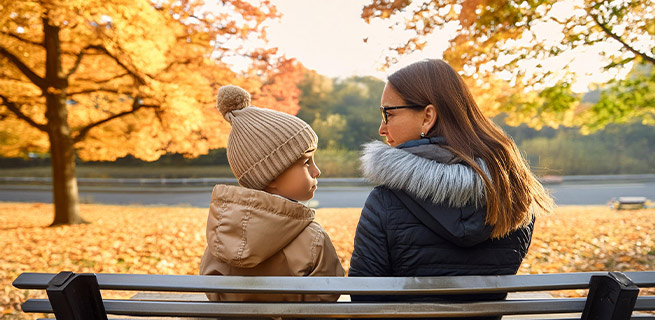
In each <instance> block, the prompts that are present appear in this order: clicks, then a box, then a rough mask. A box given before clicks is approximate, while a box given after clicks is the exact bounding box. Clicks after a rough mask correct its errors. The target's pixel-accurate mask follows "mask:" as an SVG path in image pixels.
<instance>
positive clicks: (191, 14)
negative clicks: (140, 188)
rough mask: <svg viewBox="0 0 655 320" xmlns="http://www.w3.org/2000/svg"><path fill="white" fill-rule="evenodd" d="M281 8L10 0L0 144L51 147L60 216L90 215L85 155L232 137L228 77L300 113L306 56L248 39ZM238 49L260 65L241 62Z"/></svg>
mask: <svg viewBox="0 0 655 320" xmlns="http://www.w3.org/2000/svg"><path fill="white" fill-rule="evenodd" d="M277 16H278V13H277V12H276V10H275V7H274V6H273V5H271V4H270V3H269V1H267V0H261V1H259V2H258V3H254V2H253V1H244V0H224V1H218V3H213V4H204V3H203V2H202V1H189V0H184V1H177V0H170V1H169V0H162V1H148V0H130V1H123V0H49V1H46V0H43V1H37V0H32V1H7V0H2V2H0V129H1V130H0V142H1V143H0V154H1V155H3V156H10V157H16V156H24V155H25V154H26V153H27V152H38V153H49V156H50V158H51V162H52V178H53V195H54V203H55V218H54V221H53V225H56V224H74V223H80V222H83V220H82V219H81V217H80V216H79V212H78V211H79V210H78V192H77V180H76V178H75V160H76V158H77V157H79V158H81V159H82V160H114V159H116V158H118V157H123V156H126V155H133V156H135V157H137V158H140V159H143V160H149V161H151V160H156V159H157V158H159V157H160V156H161V155H163V154H165V153H169V152H170V153H182V154H185V155H186V156H189V157H194V156H197V155H200V154H205V153H207V152H208V150H209V149H212V148H218V147H221V146H224V145H225V143H226V137H227V135H226V133H227V130H229V126H228V124H227V123H225V122H224V120H222V118H220V117H219V116H218V113H217V112H216V110H215V109H214V103H215V98H214V95H215V92H216V89H217V87H218V86H220V85H223V84H236V85H241V86H242V87H244V88H245V89H246V90H248V91H250V92H252V93H253V102H254V103H258V102H262V103H266V104H267V105H266V106H265V107H272V108H279V109H282V110H284V111H287V112H291V113H295V112H297V110H298V106H297V100H298V95H299V92H298V91H297V88H295V83H294V81H297V79H298V77H299V76H298V74H301V72H302V71H301V68H302V66H300V65H299V64H298V63H296V62H295V61H293V60H286V59H283V58H280V59H276V58H275V56H274V53H275V50H274V49H267V50H265V49H245V48H244V47H243V45H242V44H243V43H244V42H245V41H246V40H248V39H252V38H253V37H255V38H257V37H259V38H261V37H263V36H264V35H265V30H264V28H263V27H262V22H264V21H265V20H267V19H271V18H276V17H277ZM233 56H240V57H241V58H242V59H243V58H245V59H247V60H249V61H251V62H252V63H251V65H250V68H249V69H247V70H246V71H240V72H235V71H232V70H231V68H230V65H229V64H227V63H225V62H224V61H225V59H227V58H228V57H233ZM294 90H296V91H294ZM271 99H273V100H274V101H277V102H278V103H270V102H271ZM269 103H270V105H268V104H269Z"/></svg>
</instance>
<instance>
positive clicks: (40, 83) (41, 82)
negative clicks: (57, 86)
mask: <svg viewBox="0 0 655 320" xmlns="http://www.w3.org/2000/svg"><path fill="white" fill-rule="evenodd" d="M0 55H2V56H5V57H6V58H7V59H9V62H11V63H12V64H13V65H14V66H16V68H18V70H20V71H21V72H22V73H23V74H24V75H25V76H26V77H27V78H28V79H29V80H30V81H32V83H34V84H35V85H36V86H37V87H39V88H41V90H43V91H46V90H47V87H48V85H47V84H46V81H45V79H43V78H41V77H40V76H39V75H38V74H36V73H35V72H34V71H32V69H30V67H28V66H27V65H26V64H24V63H23V61H21V60H20V59H18V57H16V56H15V55H14V54H13V53H11V52H9V51H7V49H5V48H4V47H0Z"/></svg>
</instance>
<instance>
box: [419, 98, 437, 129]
mask: <svg viewBox="0 0 655 320" xmlns="http://www.w3.org/2000/svg"><path fill="white" fill-rule="evenodd" d="M436 123H437V108H435V107H434V106H433V105H431V104H429V105H427V106H426V107H425V109H423V125H422V126H421V129H422V130H423V132H425V133H428V132H430V129H432V127H434V125H435V124H436Z"/></svg>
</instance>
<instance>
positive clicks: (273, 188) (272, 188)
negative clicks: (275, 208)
mask: <svg viewBox="0 0 655 320" xmlns="http://www.w3.org/2000/svg"><path fill="white" fill-rule="evenodd" d="M277 189H278V188H277V179H274V180H273V181H271V182H269V183H268V185H267V186H266V188H264V191H266V192H268V193H275V192H276V191H277Z"/></svg>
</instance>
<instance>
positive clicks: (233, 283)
mask: <svg viewBox="0 0 655 320" xmlns="http://www.w3.org/2000/svg"><path fill="white" fill-rule="evenodd" d="M602 274H606V273H603V272H577V273H561V274H560V273H553V274H530V275H507V276H457V277H414V278H412V277H404V278H395V277H379V278H370V277H361V278H359V277H357V278H355V277H352V278H340V277H256V278H254V277H241V276H224V277H218V276H187V275H147V274H110V273H98V274H96V277H97V279H98V284H99V286H100V289H108V290H135V291H174V292H232V293H301V294H316V293H338V294H461V293H466V294H471V293H491V292H518V291H540V290H565V289H586V288H588V287H589V279H590V278H591V276H592V275H602ZM625 274H626V275H627V276H628V277H629V278H630V279H632V281H633V282H634V283H635V284H636V285H637V286H639V287H655V271H642V272H625ZM55 275H56V274H54V273H23V274H21V275H20V276H18V278H16V280H15V281H14V282H13V285H14V286H15V287H17V288H20V289H45V288H47V284H48V282H49V281H50V279H52V278H53V277H54V276H55Z"/></svg>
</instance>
